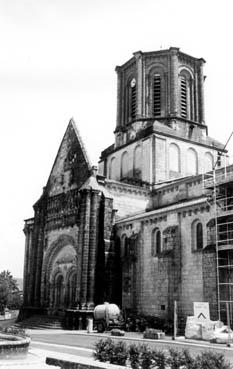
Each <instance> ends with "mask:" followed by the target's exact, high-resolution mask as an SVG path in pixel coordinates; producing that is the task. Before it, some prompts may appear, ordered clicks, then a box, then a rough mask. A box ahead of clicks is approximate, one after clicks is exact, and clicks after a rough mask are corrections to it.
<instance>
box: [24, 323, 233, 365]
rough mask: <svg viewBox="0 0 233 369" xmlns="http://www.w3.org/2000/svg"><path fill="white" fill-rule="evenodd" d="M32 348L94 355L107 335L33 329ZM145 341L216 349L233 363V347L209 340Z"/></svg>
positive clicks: (158, 345) (164, 347)
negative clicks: (210, 342) (96, 344)
mask: <svg viewBox="0 0 233 369" xmlns="http://www.w3.org/2000/svg"><path fill="white" fill-rule="evenodd" d="M30 335H31V338H32V344H31V346H32V348H37V349H41V350H46V351H47V350H48V351H53V352H59V353H61V352H62V353H67V354H72V355H79V356H83V357H92V352H93V349H94V345H95V343H96V342H97V341H99V340H100V339H101V338H105V337H106V335H99V334H87V333H84V332H83V333H80V332H77V331H76V332H75V331H57V332H56V331H53V330H50V331H43V330H41V331H31V332H30ZM141 338H142V336H141V337H140V336H139V335H138V334H137V335H133V334H132V335H131V336H130V334H129V335H128V336H127V337H125V338H124V339H125V341H126V344H127V345H129V344H130V343H138V344H139V343H142V341H141ZM114 339H115V340H117V339H118V340H119V339H122V337H120V338H117V337H114ZM143 343H146V344H148V345H149V346H151V347H156V348H158V349H161V350H165V351H167V350H168V349H169V348H170V347H174V348H178V349H180V350H182V349H185V348H186V349H188V350H189V351H190V353H191V354H192V355H197V354H198V353H200V352H201V351H203V350H206V349H207V350H210V349H212V350H214V351H217V352H219V353H224V355H225V357H226V358H227V359H228V360H229V361H230V362H231V363H233V348H228V347H226V346H225V345H213V344H209V343H208V342H206V343H203V342H200V343H198V342H189V343H188V342H183V341H171V340H163V341H158V340H156V341H152V340H143Z"/></svg>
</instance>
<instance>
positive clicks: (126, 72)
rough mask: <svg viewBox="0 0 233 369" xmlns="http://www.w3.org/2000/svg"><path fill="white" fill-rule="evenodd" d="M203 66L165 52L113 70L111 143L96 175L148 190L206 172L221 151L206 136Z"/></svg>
mask: <svg viewBox="0 0 233 369" xmlns="http://www.w3.org/2000/svg"><path fill="white" fill-rule="evenodd" d="M204 64H205V60H204V59H202V58H195V57H193V56H190V55H187V54H185V53H183V52H181V51H180V50H179V49H178V48H176V47H171V48H170V49H167V50H159V51H152V52H141V51H137V52H135V53H134V54H133V57H132V58H131V59H129V60H128V61H127V62H126V63H124V64H123V65H121V66H117V67H116V73H117V120H116V128H115V131H114V134H115V143H114V145H112V146H110V147H108V148H107V149H106V150H104V151H103V152H102V153H101V158H100V165H99V172H100V173H101V174H103V175H105V176H106V177H107V178H108V179H110V180H114V181H120V182H125V183H128V184H133V185H134V184H136V185H139V186H149V187H151V186H152V187H153V186H154V185H156V184H158V183H161V182H164V181H168V180H169V181H170V180H173V179H177V178H181V177H186V176H190V175H198V174H202V173H203V172H206V171H210V170H212V168H213V165H214V163H215V162H216V160H217V157H218V156H219V153H220V154H221V152H222V151H223V149H224V146H223V145H222V144H221V143H219V142H217V141H216V140H214V139H212V138H211V137H209V136H208V135H207V125H206V123H205V109H204V79H205V78H204V75H203V66H204Z"/></svg>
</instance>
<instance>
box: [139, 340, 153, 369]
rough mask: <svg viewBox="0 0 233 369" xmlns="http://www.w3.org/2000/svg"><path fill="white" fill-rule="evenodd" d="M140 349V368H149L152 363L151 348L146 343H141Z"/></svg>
mask: <svg viewBox="0 0 233 369" xmlns="http://www.w3.org/2000/svg"><path fill="white" fill-rule="evenodd" d="M140 350H141V367H142V369H150V368H151V366H152V363H153V354H152V350H151V349H150V348H149V347H148V346H147V345H141V347H140Z"/></svg>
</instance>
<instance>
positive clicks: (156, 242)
mask: <svg viewBox="0 0 233 369" xmlns="http://www.w3.org/2000/svg"><path fill="white" fill-rule="evenodd" d="M161 251H162V248H161V232H160V230H159V228H155V229H153V231H152V235H151V256H156V255H158V254H160V253H161Z"/></svg>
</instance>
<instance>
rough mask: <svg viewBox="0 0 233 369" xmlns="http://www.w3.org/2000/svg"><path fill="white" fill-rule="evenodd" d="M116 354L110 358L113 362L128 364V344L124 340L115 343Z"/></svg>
mask: <svg viewBox="0 0 233 369" xmlns="http://www.w3.org/2000/svg"><path fill="white" fill-rule="evenodd" d="M113 351H114V355H113V356H112V357H111V358H110V363H111V364H117V365H123V366H124V365H126V360H127V358H128V352H127V348H126V344H125V343H124V342H122V341H118V342H116V343H115V344H114V349H113Z"/></svg>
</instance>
